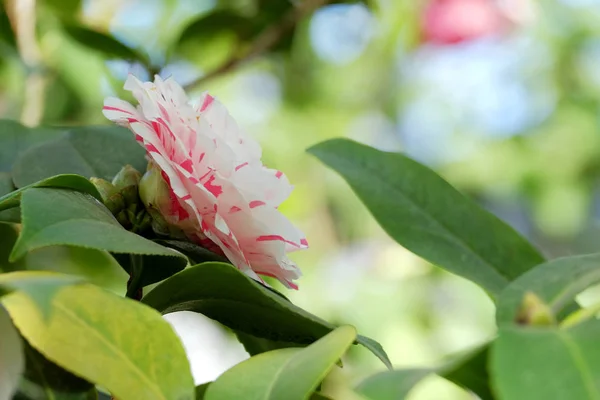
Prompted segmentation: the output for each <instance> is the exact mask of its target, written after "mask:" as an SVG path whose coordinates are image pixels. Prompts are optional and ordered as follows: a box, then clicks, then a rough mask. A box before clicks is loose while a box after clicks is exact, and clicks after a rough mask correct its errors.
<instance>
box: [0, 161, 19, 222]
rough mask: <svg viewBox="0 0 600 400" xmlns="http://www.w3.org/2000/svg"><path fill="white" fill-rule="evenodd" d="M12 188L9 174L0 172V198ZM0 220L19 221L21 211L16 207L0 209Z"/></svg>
mask: <svg viewBox="0 0 600 400" xmlns="http://www.w3.org/2000/svg"><path fill="white" fill-rule="evenodd" d="M14 190H15V186H14V185H13V181H12V177H11V176H10V174H8V173H6V172H0V198H2V197H3V196H5V195H7V194H8V193H10V192H12V191H14ZM0 204H1V203H0ZM0 222H14V223H19V222H21V211H20V210H19V209H18V208H14V209H11V210H4V211H0Z"/></svg>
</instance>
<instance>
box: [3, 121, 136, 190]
mask: <svg viewBox="0 0 600 400" xmlns="http://www.w3.org/2000/svg"><path fill="white" fill-rule="evenodd" d="M145 154H146V153H145V151H144V149H143V148H142V147H141V146H140V145H139V144H138V143H137V142H136V141H135V139H134V136H133V134H132V133H131V132H129V131H128V130H127V129H125V128H121V127H118V126H114V127H113V126H110V127H109V126H89V127H82V128H75V129H71V130H69V131H68V132H66V133H64V134H63V135H62V137H60V138H58V139H56V140H53V141H50V142H47V143H43V144H41V145H39V146H36V147H33V148H31V149H29V150H28V151H26V152H24V153H23V154H22V155H21V156H20V157H19V158H18V159H17V161H16V162H15V164H14V168H13V181H14V183H15V185H16V186H17V187H23V186H26V185H29V184H32V183H34V182H37V181H41V180H43V179H45V178H49V177H51V176H54V175H60V174H77V175H82V176H84V177H86V178H91V177H97V178H102V179H106V180H111V179H112V178H113V177H114V176H115V175H116V174H117V172H119V171H120V170H121V168H123V166H124V165H127V164H129V165H131V166H132V167H134V168H135V169H137V170H138V171H144V170H145V169H146V165H147V161H146V159H145ZM0 160H2V157H1V150H0Z"/></svg>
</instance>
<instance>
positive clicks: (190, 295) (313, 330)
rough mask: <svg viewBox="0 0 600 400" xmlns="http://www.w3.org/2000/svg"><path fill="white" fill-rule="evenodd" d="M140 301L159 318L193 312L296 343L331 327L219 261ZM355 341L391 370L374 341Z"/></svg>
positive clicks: (309, 340) (174, 278)
mask: <svg viewBox="0 0 600 400" xmlns="http://www.w3.org/2000/svg"><path fill="white" fill-rule="evenodd" d="M142 302H143V303H145V304H148V305H149V306H151V307H153V308H155V309H157V310H158V311H160V312H161V313H163V314H167V313H170V312H175V311H193V312H197V313H201V314H204V315H205V316H207V317H209V318H212V319H214V320H216V321H218V322H220V323H222V324H223V325H225V326H227V327H229V328H231V329H233V330H235V331H239V332H242V333H246V334H249V335H253V336H256V337H258V338H264V339H269V340H274V341H282V342H292V343H298V344H300V345H306V344H309V343H312V342H314V341H315V340H317V339H319V338H321V337H322V336H324V335H326V334H327V333H329V332H330V331H332V330H333V329H335V326H334V325H332V324H330V323H328V322H326V321H323V320H322V319H320V318H319V317H316V316H314V315H312V314H310V313H308V312H306V311H304V310H303V309H301V308H299V307H296V306H295V305H294V304H292V303H291V302H290V301H289V300H287V299H286V298H284V297H283V296H281V295H279V294H277V292H275V291H274V290H272V289H268V288H266V287H265V286H263V285H261V284H260V283H258V282H256V281H254V280H253V279H251V278H249V277H247V276H246V275H245V274H243V273H242V272H240V271H239V270H238V269H237V268H235V267H233V266H232V265H230V264H225V263H217V262H209V263H204V264H200V265H196V266H193V267H190V268H187V269H185V270H183V271H182V272H179V273H178V274H175V275H173V276H172V277H170V278H168V279H166V280H165V281H163V282H161V283H160V284H158V285H157V286H156V287H155V288H154V289H153V290H152V291H150V292H149V293H148V294H147V295H146V296H145V297H144V298H143V299H142ZM357 342H358V343H360V344H362V345H363V346H365V347H367V348H369V349H370V350H371V351H373V350H376V351H374V353H375V355H376V356H377V357H379V358H380V359H381V360H382V361H383V362H384V363H385V364H386V366H388V367H389V368H391V363H390V360H389V359H388V357H387V355H386V354H385V352H384V351H383V350H382V349H381V346H379V345H378V344H377V342H375V341H373V340H371V339H367V338H364V337H362V336H359V337H358V338H357ZM377 347H378V349H379V350H378V349H377Z"/></svg>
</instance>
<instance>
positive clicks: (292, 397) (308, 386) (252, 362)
mask: <svg viewBox="0 0 600 400" xmlns="http://www.w3.org/2000/svg"><path fill="white" fill-rule="evenodd" d="M355 339H356V330H355V329H354V328H353V327H351V326H342V327H339V328H337V329H335V330H334V331H333V332H331V333H329V334H327V335H326V336H324V337H323V338H321V339H319V340H318V341H316V342H315V343H313V344H311V345H310V346H308V347H306V348H304V349H281V350H275V351H271V352H268V353H263V354H260V355H258V356H255V357H252V358H250V359H249V360H246V361H244V362H242V363H240V364H238V365H236V366H234V367H233V368H231V369H230V370H228V371H226V372H225V373H223V375H221V376H220V377H219V378H218V379H217V380H216V381H215V382H213V383H212V384H211V385H210V386H209V387H208V390H207V391H206V396H205V397H206V399H207V400H230V399H246V400H259V399H260V400H268V399H273V400H275V399H287V400H296V399H297V400H304V399H306V398H307V397H309V396H310V394H311V393H312V392H314V391H315V389H316V388H317V386H318V385H319V383H320V382H321V381H322V380H323V379H324V378H325V376H326V375H327V374H328V373H329V371H330V370H331V369H332V368H333V367H334V365H335V363H336V362H337V361H338V360H339V359H340V357H341V356H342V355H343V354H344V353H345V352H346V350H347V349H348V347H349V346H350V345H351V344H352V342H353V341H354V340H355Z"/></svg>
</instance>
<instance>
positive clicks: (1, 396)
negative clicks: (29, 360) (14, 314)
mask: <svg viewBox="0 0 600 400" xmlns="http://www.w3.org/2000/svg"><path fill="white" fill-rule="evenodd" d="M0 338H2V339H1V340H0V400H10V399H11V398H12V395H13V394H14V393H15V391H16V389H17V387H18V386H19V380H20V379H21V374H22V373H23V371H24V370H25V359H24V357H23V344H22V343H21V338H20V337H19V333H18V332H17V330H16V329H15V327H14V326H13V323H12V321H11V319H10V316H9V315H8V313H7V312H6V310H5V309H4V308H3V307H1V306H0Z"/></svg>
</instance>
